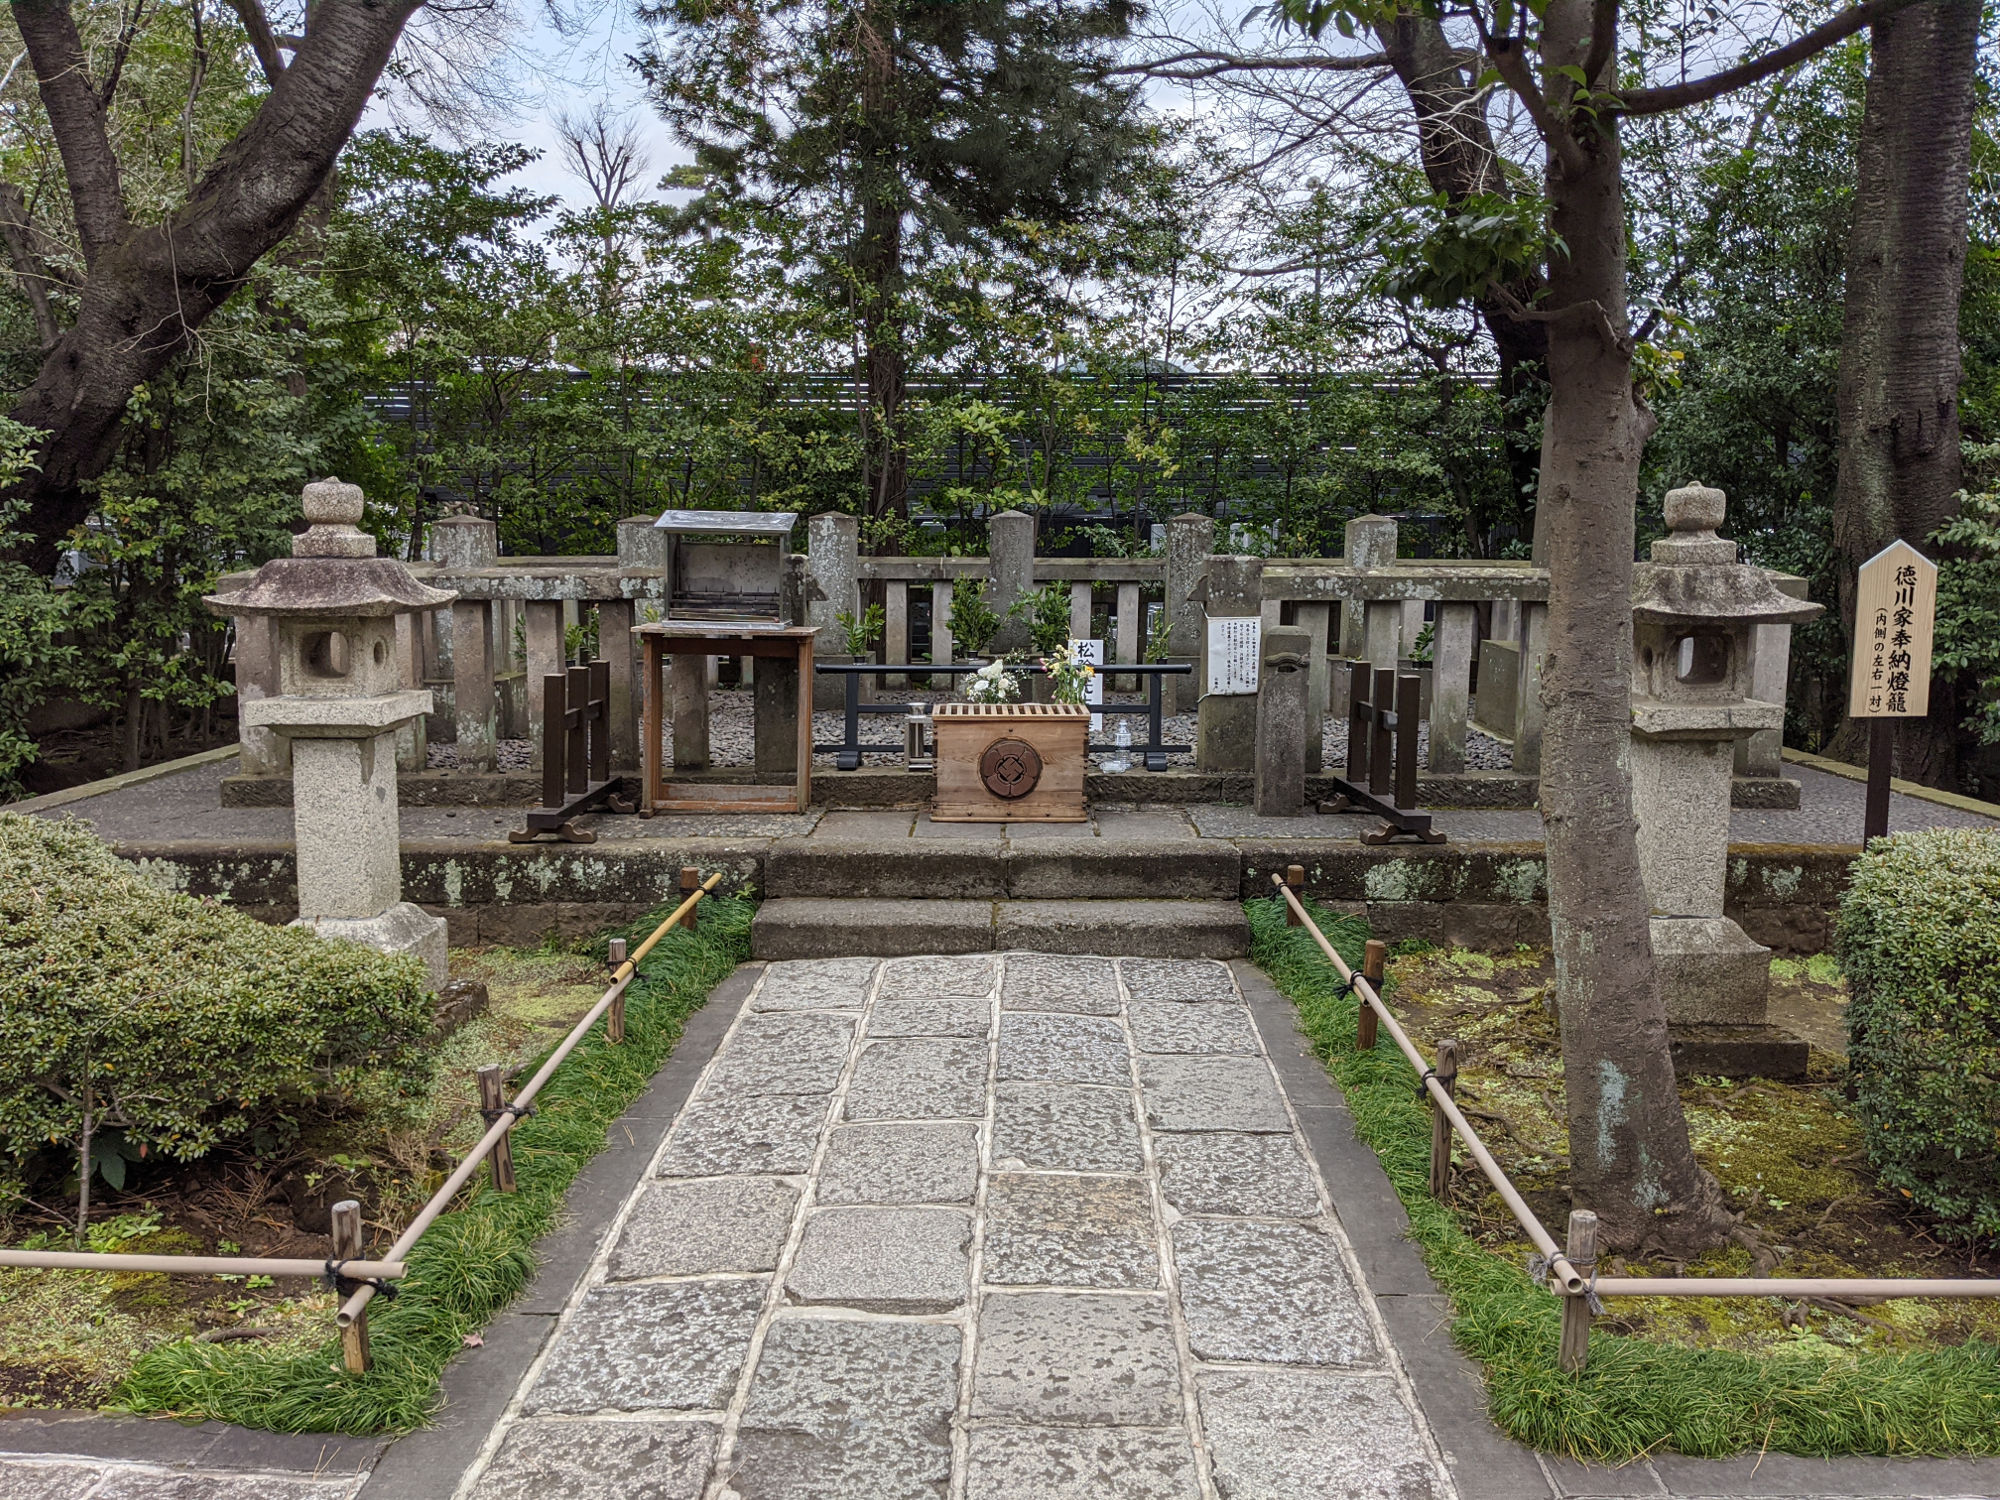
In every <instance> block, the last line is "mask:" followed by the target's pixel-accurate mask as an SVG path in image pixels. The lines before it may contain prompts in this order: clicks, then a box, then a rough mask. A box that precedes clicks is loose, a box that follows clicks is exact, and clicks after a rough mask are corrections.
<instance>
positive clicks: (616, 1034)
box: [604, 938, 625, 1042]
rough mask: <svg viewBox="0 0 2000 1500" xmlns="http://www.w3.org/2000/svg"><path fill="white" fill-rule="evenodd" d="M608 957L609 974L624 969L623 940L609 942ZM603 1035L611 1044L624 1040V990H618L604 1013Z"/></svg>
mask: <svg viewBox="0 0 2000 1500" xmlns="http://www.w3.org/2000/svg"><path fill="white" fill-rule="evenodd" d="M610 957H611V972H612V973H614V974H615V973H617V972H618V970H619V969H620V968H622V967H624V964H625V939H623V938H613V939H612V940H611V954H610ZM604 1035H605V1038H606V1040H608V1041H612V1042H622V1041H624V1040H625V991H624V990H620V991H619V992H618V998H617V999H615V1000H613V1001H612V1002H611V1009H610V1010H608V1011H606V1012H605V1015H604Z"/></svg>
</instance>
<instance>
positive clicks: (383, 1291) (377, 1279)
mask: <svg viewBox="0 0 2000 1500" xmlns="http://www.w3.org/2000/svg"><path fill="white" fill-rule="evenodd" d="M346 1264H347V1262H346V1261H344V1260H336V1259H335V1258H334V1257H333V1256H331V1255H329V1256H328V1257H327V1258H326V1269H325V1270H324V1271H322V1272H321V1273H320V1279H321V1280H322V1281H324V1282H325V1283H326V1284H327V1285H328V1286H330V1287H332V1288H333V1289H334V1291H336V1292H338V1293H339V1294H340V1295H341V1296H343V1297H351V1296H353V1295H354V1294H355V1293H356V1292H358V1291H360V1290H361V1289H362V1288H363V1287H364V1286H372V1287H374V1288H375V1293H376V1295H377V1296H379V1297H386V1298H388V1299H389V1300H390V1301H391V1302H393V1301H395V1300H396V1283H395V1282H393V1281H390V1280H388V1279H387V1278H386V1277H382V1276H349V1275H347V1274H346V1272H345V1271H343V1270H342V1269H341V1268H342V1267H343V1266H345V1265H346Z"/></svg>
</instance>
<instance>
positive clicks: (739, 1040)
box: [708, 1012, 854, 1097]
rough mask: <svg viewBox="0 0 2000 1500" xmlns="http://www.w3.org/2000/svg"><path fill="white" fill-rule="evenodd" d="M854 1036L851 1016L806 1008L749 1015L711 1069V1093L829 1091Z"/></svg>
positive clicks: (809, 1092) (807, 1092)
mask: <svg viewBox="0 0 2000 1500" xmlns="http://www.w3.org/2000/svg"><path fill="white" fill-rule="evenodd" d="M853 1040H854V1021H853V1019H852V1018H851V1017H849V1016H840V1015H823V1014H820V1013H818V1012H806V1013H803V1014H796V1015H787V1014H780V1015H768V1016H752V1017H750V1018H748V1019H746V1020H745V1021H744V1023H743V1025H742V1026H741V1027H740V1028H738V1030H737V1033H736V1038H735V1043H734V1045H732V1046H731V1047H730V1049H729V1055H728V1056H727V1057H725V1058H723V1059H722V1061H721V1063H720V1064H719V1065H718V1066H717V1067H716V1069H715V1071H714V1072H713V1073H711V1074H710V1075H709V1084H708V1092H709V1094H710V1095H711V1096H715V1095H718V1094H719V1095H724V1096H729V1097H736V1096H741V1095H745V1094H830V1093H832V1092H833V1090H834V1087H835V1085H837V1084H838V1083H839V1082H840V1075H841V1071H842V1070H843V1069H844V1068H846V1066H847V1054H848V1052H849V1050H850V1043H852V1041H853Z"/></svg>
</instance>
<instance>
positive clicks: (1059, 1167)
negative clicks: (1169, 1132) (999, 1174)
mask: <svg viewBox="0 0 2000 1500" xmlns="http://www.w3.org/2000/svg"><path fill="white" fill-rule="evenodd" d="M993 1162H994V1165H995V1166H997V1167H1003V1168H1007V1169H1011V1170H1015V1171H1021V1170H1042V1171H1059V1172H1140V1171H1144V1170H1145V1162H1144V1160H1143V1156H1142V1153H1141V1150H1140V1145H1139V1122H1138V1121H1137V1120H1136V1119H1134V1118H1133V1114H1132V1095H1131V1093H1130V1092H1129V1091H1128V1090H1125V1089H1095V1088H1081V1087H1076V1086H1073V1085H1068V1084H1034V1083H1003V1084H1000V1085H998V1086H997V1087H996V1088H995V1090H994V1100H993Z"/></svg>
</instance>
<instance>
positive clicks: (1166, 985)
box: [1118, 958, 1237, 1005]
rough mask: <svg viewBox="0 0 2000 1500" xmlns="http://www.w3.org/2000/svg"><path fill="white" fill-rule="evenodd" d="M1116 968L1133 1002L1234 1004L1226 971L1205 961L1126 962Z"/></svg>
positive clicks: (1159, 960) (1149, 960)
mask: <svg viewBox="0 0 2000 1500" xmlns="http://www.w3.org/2000/svg"><path fill="white" fill-rule="evenodd" d="M1118 967H1119V972H1120V973H1122V974H1123V975H1124V976H1125V988H1126V989H1128V990H1130V991H1131V992H1132V998H1133V999H1134V1000H1141V1001H1174V1002H1177V1003H1180V1004H1183V1005H1185V1004H1207V1005H1233V1004H1235V1003H1237V995H1236V986H1235V985H1234V983H1232V982H1231V980H1230V977H1229V970H1228V969H1227V968H1225V967H1224V966H1223V965H1221V964H1219V963H1213V962H1210V961H1209V960H1207V959H1190V958H1128V959H1126V960H1125V961H1124V962H1123V963H1122V964H1120V965H1119V966H1118Z"/></svg>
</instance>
